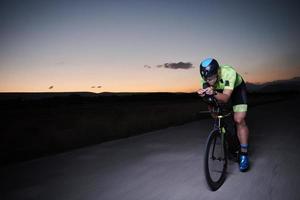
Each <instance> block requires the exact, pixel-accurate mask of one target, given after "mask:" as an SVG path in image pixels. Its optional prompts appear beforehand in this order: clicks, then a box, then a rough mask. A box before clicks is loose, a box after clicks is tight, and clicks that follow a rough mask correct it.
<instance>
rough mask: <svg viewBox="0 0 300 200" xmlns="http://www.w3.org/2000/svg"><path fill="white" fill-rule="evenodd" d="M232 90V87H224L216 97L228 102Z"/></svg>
mask: <svg viewBox="0 0 300 200" xmlns="http://www.w3.org/2000/svg"><path fill="white" fill-rule="evenodd" d="M232 91H233V90H230V89H224V90H223V93H220V92H217V93H216V95H215V98H216V99H217V100H218V101H220V102H222V103H227V102H228V101H229V99H230V97H231V94H232Z"/></svg>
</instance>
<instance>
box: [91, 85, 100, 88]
mask: <svg viewBox="0 0 300 200" xmlns="http://www.w3.org/2000/svg"><path fill="white" fill-rule="evenodd" d="M91 88H102V86H101V85H98V86H92V87H91Z"/></svg>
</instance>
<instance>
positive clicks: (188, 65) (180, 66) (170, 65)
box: [156, 62, 194, 69]
mask: <svg viewBox="0 0 300 200" xmlns="http://www.w3.org/2000/svg"><path fill="white" fill-rule="evenodd" d="M156 67H158V68H161V67H163V68H167V69H191V68H194V66H193V64H192V63H190V62H178V63H165V64H163V65H157V66H156Z"/></svg>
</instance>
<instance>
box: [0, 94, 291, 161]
mask: <svg viewBox="0 0 300 200" xmlns="http://www.w3.org/2000/svg"><path fill="white" fill-rule="evenodd" d="M295 95H297V94H296V93H294V94H293V93H272V94H259V93H256V94H255V93H252V94H249V105H250V112H251V106H255V105H258V104H263V103H271V102H273V101H282V100H285V99H289V98H293V96H295ZM0 96H1V98H0V110H1V126H0V133H1V135H0V147H1V151H0V165H4V164H8V163H12V162H16V161H24V160H29V159H33V158H37V157H41V156H45V155H50V154H55V153H59V152H64V151H66V150H70V149H74V148H79V147H83V146H87V145H93V144H97V143H101V142H104V141H109V140H114V139H120V138H124V137H130V136H133V135H137V134H142V133H145V132H149V131H152V130H157V129H162V128H166V127H169V126H175V125H179V124H183V123H186V122H190V121H193V120H197V119H200V118H205V117H209V116H208V115H199V114H198V112H199V111H201V110H206V105H204V104H203V103H202V102H201V100H200V98H199V97H198V96H197V95H196V94H184V93H180V94H174V93H150V94H147V93H144V94H118V95H116V94H107V95H102V96H95V95H94V96H93V95H82V94H70V95H61V96H53V97H49V96H47V97H46V98H41V97H42V96H43V94H39V95H35V96H38V98H28V96H29V94H28V95H27V96H26V97H24V96H22V97H20V96H18V95H15V96H14V95H10V96H9V95H8V94H1V95H0ZM12 96H13V98H10V97H12Z"/></svg>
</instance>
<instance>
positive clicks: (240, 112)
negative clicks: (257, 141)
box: [232, 82, 249, 171]
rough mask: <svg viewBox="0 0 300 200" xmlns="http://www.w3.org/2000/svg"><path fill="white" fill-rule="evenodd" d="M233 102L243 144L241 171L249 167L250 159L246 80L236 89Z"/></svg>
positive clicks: (240, 139)
mask: <svg viewBox="0 0 300 200" xmlns="http://www.w3.org/2000/svg"><path fill="white" fill-rule="evenodd" d="M232 104H233V111H234V121H235V124H236V128H237V134H238V138H239V141H240V144H241V150H240V152H241V153H240V171H246V170H247V169H248V168H249V160H248V138H249V129H248V126H247V124H246V114H247V90H246V85H245V83H244V82H242V83H241V85H239V86H238V87H237V88H235V89H234V91H233V94H232Z"/></svg>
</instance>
